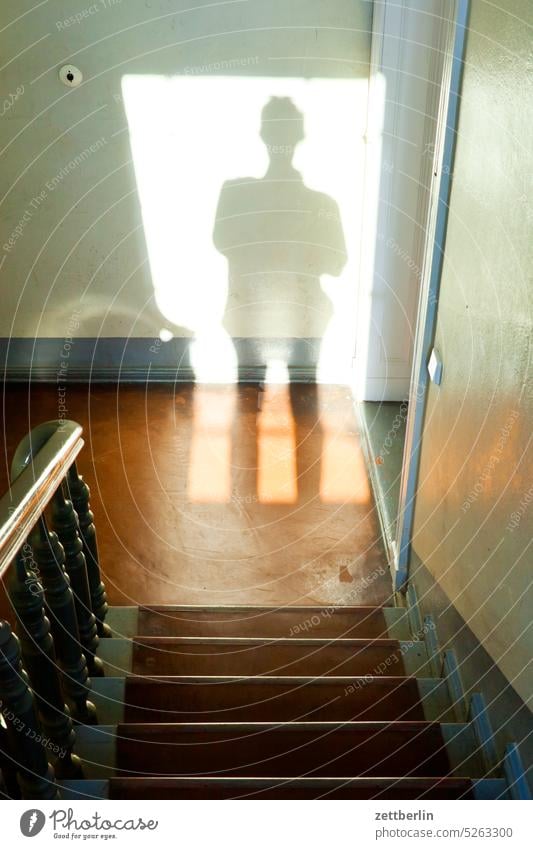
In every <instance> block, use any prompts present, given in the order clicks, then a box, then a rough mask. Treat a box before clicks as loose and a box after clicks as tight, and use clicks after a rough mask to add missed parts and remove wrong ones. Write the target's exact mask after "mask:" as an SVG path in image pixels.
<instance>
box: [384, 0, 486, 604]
mask: <svg viewBox="0 0 533 849" xmlns="http://www.w3.org/2000/svg"><path fill="white" fill-rule="evenodd" d="M385 2H387V0H385ZM469 7H470V0H455V3H454V9H453V16H451V19H452V21H453V27H452V26H451V27H450V28H449V29H450V36H449V44H448V45H446V48H445V50H446V54H445V62H444V74H443V83H442V88H441V101H440V109H439V120H438V125H437V134H436V144H435V149H434V160H433V173H434V178H435V179H434V183H433V187H432V190H431V196H430V214H429V220H428V228H427V236H426V242H425V250H424V262H423V266H422V279H421V291H420V298H419V308H418V319H417V329H416V336H415V347H414V356H413V369H412V376H411V387H410V393H409V411H408V415H407V425H406V436H405V446H404V455H403V466H402V477H401V485H400V501H399V505H398V521H397V535H396V540H395V541H394V542H393V544H392V548H393V558H394V563H393V565H394V587H395V590H397V591H398V590H405V589H406V588H407V582H408V578H409V561H410V555H411V540H412V531H413V518H414V508H415V499H416V491H417V485H418V469H419V462H420V449H421V441H422V436H423V425H424V412H425V406H426V396H427V389H428V383H429V374H428V370H427V366H428V361H429V357H430V355H431V350H432V345H433V339H434V335H435V326H436V318H437V305H438V297H439V287H440V279H441V273H442V265H443V257H444V246H445V241H446V229H447V223H448V206H449V200H450V192H451V183H452V173H453V161H454V154H455V145H456V138H457V126H458V118H459V105H460V88H461V80H462V74H463V61H464V51H465V43H466V34H467V28H468V14H469ZM444 379H445V376H444Z"/></svg>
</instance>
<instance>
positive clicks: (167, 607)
mask: <svg viewBox="0 0 533 849" xmlns="http://www.w3.org/2000/svg"><path fill="white" fill-rule="evenodd" d="M182 610H183V611H184V612H188V611H191V612H201V613H207V612H210V611H215V612H216V611H221V612H223V613H229V612H230V611H232V610H235V611H237V612H239V613H240V612H241V611H245V610H254V611H259V610H264V611H266V612H268V613H280V612H285V611H290V612H296V613H297V612H300V611H304V612H306V611H311V610H317V611H322V612H323V611H325V610H327V611H331V612H333V613H337V612H340V613H350V612H351V611H359V610H373V611H376V612H382V611H383V610H398V611H403V608H402V607H394V605H387V604H383V605H379V604H350V605H338V604H312V605H306V604H300V605H286V606H279V607H276V606H272V607H269V606H268V605H263V604H209V605H207V606H206V605H201V604H153V605H152V604H141V605H139V611H147V612H149V613H154V612H161V611H163V612H164V611H168V612H180V611H182Z"/></svg>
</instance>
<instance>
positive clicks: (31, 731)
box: [0, 621, 60, 799]
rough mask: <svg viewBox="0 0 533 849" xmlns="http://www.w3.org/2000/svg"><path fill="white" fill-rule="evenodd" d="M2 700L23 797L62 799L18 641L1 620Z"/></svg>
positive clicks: (0, 667) (0, 680)
mask: <svg viewBox="0 0 533 849" xmlns="http://www.w3.org/2000/svg"><path fill="white" fill-rule="evenodd" d="M0 700H1V708H0V710H1V712H2V717H3V722H4V723H5V726H6V729H7V738H8V741H9V748H10V753H11V757H12V758H13V760H14V761H15V766H16V770H17V777H18V783H19V785H20V789H21V791H22V796H23V798H24V799H59V798H60V797H59V792H58V788H57V785H56V784H55V779H54V771H53V769H52V767H51V766H50V765H49V763H48V760H47V757H46V749H45V748H44V744H43V738H42V734H41V730H40V727H39V723H38V720H37V716H36V712H35V705H34V701H33V693H32V691H31V690H30V688H29V686H28V680H27V677H26V673H25V672H24V671H23V669H22V664H21V659H20V648H19V642H18V640H17V638H16V637H15V635H14V634H13V633H12V631H11V628H10V627H9V625H8V623H7V622H3V621H1V622H0Z"/></svg>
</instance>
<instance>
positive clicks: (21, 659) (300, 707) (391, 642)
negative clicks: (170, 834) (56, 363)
mask: <svg viewBox="0 0 533 849" xmlns="http://www.w3.org/2000/svg"><path fill="white" fill-rule="evenodd" d="M82 447H83V439H82V429H81V427H80V426H79V425H78V424H76V422H69V421H66V422H65V421H52V422H46V423H44V424H42V425H39V426H38V427H37V428H35V429H34V430H33V431H32V432H31V433H30V434H29V435H28V436H27V437H26V438H25V439H24V440H22V442H21V443H20V444H19V447H18V448H17V451H16V452H15V455H14V458H13V464H12V485H11V489H10V492H9V493H7V494H6V495H5V496H4V497H3V498H2V499H0V578H2V579H4V577H5V579H6V587H7V592H8V598H9V602H10V604H11V606H12V609H11V617H10V619H11V621H8V620H1V621H0V796H1V795H3V796H7V797H8V798H21V797H22V798H25V799H59V798H62V799H65V800H66V799H87V798H102V799H106V798H111V799H149V798H154V799H229V798H232V799H234V798H246V799H248V798H283V799H291V798H299V799H300V798H301V799H306V798H328V799H329V798H335V799H340V798H349V799H380V798H383V799H386V798H389V799H452V798H453V799H458V798H461V799H463V798H476V799H500V798H530V796H529V790H528V787H527V781H526V779H525V776H524V771H523V767H522V764H521V761H520V756H519V753H518V749H517V747H516V745H515V744H513V743H511V744H508V745H507V748H506V750H505V752H504V753H498V751H497V747H496V744H495V741H494V736H493V734H492V731H491V728H490V722H489V718H488V712H487V710H486V706H485V704H484V701H483V696H482V694H480V693H474V694H471V695H470V698H469V701H468V706H467V699H466V698H465V696H464V694H463V692H462V686H461V680H460V675H459V671H458V669H457V665H456V663H455V662H454V657H455V656H454V652H453V651H451V650H448V651H446V652H444V654H443V655H441V653H440V650H439V648H438V643H437V640H436V635H435V629H434V625H433V623H432V621H431V617H426V620H424V622H423V621H422V619H421V617H420V615H419V612H418V604H417V601H416V593H415V592H414V588H413V586H412V585H410V586H409V589H408V591H407V594H406V596H405V597H403V596H402V597H398V604H399V606H396V607H365V606H360V607H348V606H346V607H335V608H332V607H297V606H288V607H282V608H274V607H213V606H211V607H194V606H188V607H187V606H160V607H115V608H109V607H108V604H107V599H106V592H105V587H104V584H103V582H102V579H101V578H102V576H101V572H100V564H99V557H98V546H97V541H96V530H95V526H94V522H93V519H94V517H93V513H92V511H91V509H90V504H89V494H90V493H89V488H88V487H87V484H86V483H85V482H84V480H83V478H82V477H81V476H80V475H79V472H78V469H77V466H76V462H75V461H76V458H77V456H78V454H79V452H80V451H81V448H82ZM45 511H46V515H45ZM12 623H14V624H15V625H16V630H17V634H18V637H16V636H15V635H14V634H13V631H12ZM21 731H23V732H24V733H21Z"/></svg>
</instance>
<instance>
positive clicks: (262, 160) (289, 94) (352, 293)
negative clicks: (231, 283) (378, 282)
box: [122, 75, 367, 382]
mask: <svg viewBox="0 0 533 849" xmlns="http://www.w3.org/2000/svg"><path fill="white" fill-rule="evenodd" d="M122 88H123V96H124V103H125V108H126V114H127V119H128V124H129V130H130V143H131V149H132V154H133V160H134V166H135V174H136V179H137V185H138V191H139V196H140V202H141V207H142V215H143V223H144V230H145V236H146V241H147V245H148V252H149V259H150V266H151V274H152V279H153V284H154V291H155V298H156V302H157V306H158V307H159V309H160V311H161V312H162V314H163V315H164V316H165V319H166V320H167V321H168V322H169V325H170V326H171V328H172V332H173V333H174V335H175V336H179V335H180V333H181V332H182V331H183V330H186V331H192V332H193V333H194V336H195V343H194V350H193V367H194V368H195V369H196V368H197V369H198V371H197V379H198V380H199V381H201V382H229V381H232V380H235V378H236V358H235V353H234V348H233V345H232V343H231V336H244V337H246V336H249V337H250V336H251V337H255V338H259V339H260V338H261V337H265V338H268V337H274V338H277V337H279V336H288V337H300V338H313V337H316V336H317V334H319V335H320V337H321V338H322V339H323V342H322V345H321V352H320V358H319V363H318V378H319V379H321V380H323V381H329V382H347V378H349V374H350V370H351V365H352V356H353V350H354V340H355V326H356V294H357V280H358V267H359V247H360V245H359V242H360V232H361V221H360V218H361V209H362V190H363V189H362V186H363V180H362V177H363V167H364V161H363V160H364V141H363V135H364V129H365V122H366V97H367V81H366V80H365V79H309V80H303V79H298V78H281V77H272V78H261V77H235V76H233V77H222V76H217V77H209V76H202V77H199V76H196V77H195V76H174V77H166V76H160V75H127V76H125V77H124V78H123V82H122ZM273 97H275V98H290V100H291V101H292V104H293V105H294V107H295V110H297V112H299V113H300V114H301V116H302V117H303V139H302V140H301V141H300V143H298V144H297V146H296V149H295V155H294V163H293V164H294V168H295V169H296V170H297V172H298V173H299V175H301V178H299V180H298V178H295V186H294V194H293V195H292V197H293V198H294V205H295V206H298V203H299V197H301V196H305V197H307V199H309V198H312V201H313V203H312V205H313V216H314V219H313V220H311V219H310V218H309V219H308V220H309V222H310V223H309V224H308V225H307V224H305V223H302V226H301V227H300V229H299V231H298V233H297V234H296V236H295V235H294V231H295V223H294V219H293V220H292V221H291V220H288V224H287V227H286V228H285V232H286V233H287V236H286V244H287V245H289V244H293V245H294V243H295V240H296V239H297V240H298V244H302V245H307V246H306V247H305V250H307V251H308V258H309V263H308V264H309V267H310V269H311V271H310V272H309V273H308V274H307V278H306V276H305V274H303V273H297V274H296V273H295V270H294V267H291V253H290V250H289V248H287V249H285V247H280V236H279V235H278V231H277V230H276V227H278V228H279V226H280V220H281V219H280V217H279V215H278V217H277V218H276V220H275V221H274V219H273V215H274V214H275V212H276V210H275V200H276V195H275V192H274V194H272V193H269V194H268V201H267V203H268V215H269V216H270V219H269V218H268V216H267V218H266V219H265V217H264V214H263V212H262V211H261V209H260V208H259V207H260V205H261V203H263V197H266V194H265V191H263V190H264V189H265V185H266V184H265V182H264V181H263V178H265V175H266V173H267V170H268V168H269V156H270V158H271V159H272V156H273V155H275V156H277V157H278V159H277V160H276V161H277V162H278V163H279V161H280V159H279V157H280V156H282V155H283V151H281V153H280V151H277V152H274V151H273V147H275V145H270V148H269V146H268V144H267V143H265V139H264V138H263V139H262V138H261V137H260V131H261V114H262V111H263V108H264V107H265V105H266V104H267V103H269V101H271V99H272V98H273ZM281 147H283V145H281ZM243 178H250V181H251V185H252V190H253V191H255V189H253V186H257V192H256V197H255V198H253V199H252V206H254V210H255V211H254V217H253V219H252V217H251V216H250V215H248V218H247V224H246V226H247V228H248V229H247V230H246V232H245V234H244V239H245V240H246V242H247V243H249V242H250V241H252V240H253V236H251V235H250V233H252V234H253V233H255V234H256V242H257V245H260V246H263V247H264V246H265V245H268V244H269V243H270V245H271V247H270V248H268V251H269V258H268V260H266V261H265V260H263V259H261V262H263V266H262V267H263V270H264V273H262V274H261V275H257V273H256V272H255V271H252V273H250V275H249V276H248V278H247V279H246V274H245V272H244V271H242V268H241V272H242V274H241V278H242V280H243V281H244V282H243V290H244V288H245V287H249V288H251V287H253V286H256V287H258V288H257V291H258V292H259V296H258V297H259V299H260V302H261V304H262V305H263V304H264V308H263V307H262V308H261V310H260V311H258V312H259V321H258V322H256V324H257V325H258V326H253V327H252V324H251V323H250V321H249V319H248V315H249V310H248V312H247V310H246V309H245V308H243V301H244V300H245V297H244V295H243V296H242V297H240V293H239V292H238V291H237V292H233V294H232V295H231V297H232V301H231V314H228V303H227V298H228V270H229V269H228V258H227V257H228V254H227V253H226V254H224V250H223V247H222V248H221V246H220V244H219V246H218V248H217V247H215V244H214V241H213V237H214V231H215V218H216V215H217V208H218V207H219V203H220V201H221V197H222V194H221V192H222V188H223V187H224V185H225V184H226V187H228V181H232V180H239V179H240V180H242V179H243ZM253 181H262V182H260V183H258V184H257V183H253ZM302 181H303V183H302ZM285 184H286V183H285ZM308 190H309V191H308ZM298 192H299V193H300V194H298ZM224 197H225V198H226V200H227V202H224V203H223V204H222V206H223V210H222V213H223V214H221V215H222V217H223V218H224V221H225V222H230V224H229V227H230V228H233V231H232V232H237V233H238V227H239V217H238V214H237V215H236V216H235V215H232V213H231V202H232V201H231V185H230V186H229V188H227V191H226V194H225V195H224ZM290 197H291V196H289V199H287V196H285V198H284V201H283V205H284V206H283V215H285V216H286V217H287V215H288V205H289V206H290V203H289V201H290ZM228 198H229V199H228ZM256 208H257V209H256ZM297 211H298V210H296V212H297ZM300 211H301V210H300ZM278 212H279V210H278ZM303 220H304V219H303V218H302V221H303ZM313 222H314V223H313ZM243 226H244V222H243ZM269 228H270V230H269ZM270 231H272V232H273V237H272V238H271V239H270V238H269V232H270ZM321 232H322V233H327V232H332V233H334V234H336V238H337V241H338V240H339V239H340V237H341V236H340V235H339V234H344V241H345V244H346V255H347V259H346V260H345V261H343V262H340V261H339V262H338V263H337V265H338V268H336V267H334V266H335V263H334V262H333V261H332V260H331V259H330V258H329V257H330V256H332V257H334V255H335V251H334V250H332V249H331V247H327V246H324V245H322V246H321V245H320V244H318V243H319V242H320V238H319V236H317V233H321ZM307 243H309V244H307ZM263 247H257V251H260V250H262V249H263ZM320 251H322V253H323V254H324V256H326V252H327V251H329V253H328V254H327V256H328V259H327V260H323V258H322V257H320V256H319V258H318V259H317V255H318V254H319V253H320ZM337 253H338V252H337ZM255 257H257V253H256V254H255ZM246 261H247V259H246V258H244V259H243V260H242V263H241V266H244V265H245V264H246ZM313 263H314V267H313ZM256 265H257V263H256ZM252 266H253V263H252ZM332 269H333V272H332V273H329V272H330V271H332ZM254 274H255V276H254ZM313 287H315V288H313ZM280 292H282V293H284V296H285V293H286V294H287V296H289V294H290V298H289V300H290V305H289V307H288V308H285V309H283V310H281V311H280V310H279V303H277V302H279V294H278V293H280ZM317 292H320V293H321V294H320V297H318V296H317V295H316V293H317ZM269 298H270V300H269ZM317 302H319V303H318V306H317ZM305 310H307V314H308V316H309V318H306V319H305V320H302V318H301V317H302V316H303V315H304V313H305ZM280 313H281V314H280ZM317 316H318V318H317ZM257 350H260V344H259V347H258V348H257Z"/></svg>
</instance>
